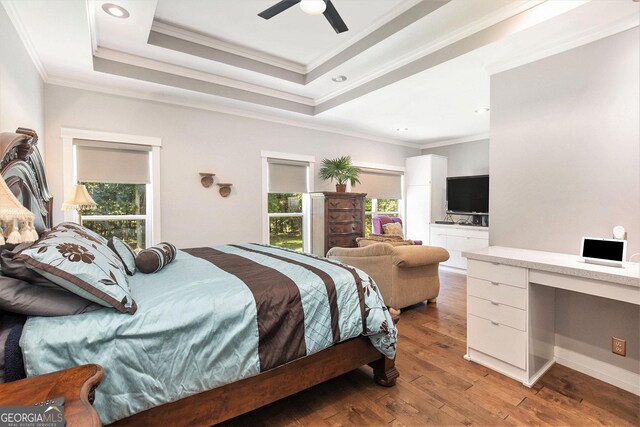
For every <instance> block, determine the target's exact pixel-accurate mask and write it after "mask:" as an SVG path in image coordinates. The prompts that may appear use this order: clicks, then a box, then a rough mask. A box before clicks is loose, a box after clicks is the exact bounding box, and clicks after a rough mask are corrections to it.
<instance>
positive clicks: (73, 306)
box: [0, 244, 103, 316]
mask: <svg viewBox="0 0 640 427" xmlns="http://www.w3.org/2000/svg"><path fill="white" fill-rule="evenodd" d="M28 246H30V244H22V245H19V246H18V247H17V248H16V250H15V252H12V251H9V250H4V251H2V253H0V269H1V270H2V274H0V310H5V311H9V312H12V313H20V314H26V315H28V316H69V315H72V314H80V313H86V312H89V311H94V310H97V309H99V308H103V307H102V306H101V305H98V304H96V303H94V302H91V301H89V300H87V299H84V298H82V297H80V296H78V295H75V294H73V293H71V292H69V291H68V290H66V289H65V288H63V287H60V286H58V285H56V284H55V283H53V282H51V281H50V280H47V279H46V278H44V277H42V276H41V275H39V274H38V273H36V272H35V271H33V270H31V269H29V268H27V265H26V264H25V262H24V261H22V260H19V259H14V255H15V254H16V253H17V252H19V251H20V250H21V249H24V248H26V247H28Z"/></svg>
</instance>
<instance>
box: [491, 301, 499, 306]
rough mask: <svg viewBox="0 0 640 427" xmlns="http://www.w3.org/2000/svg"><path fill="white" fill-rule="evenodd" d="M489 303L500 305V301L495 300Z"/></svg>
mask: <svg viewBox="0 0 640 427" xmlns="http://www.w3.org/2000/svg"><path fill="white" fill-rule="evenodd" d="M491 304H493V305H500V303H499V302H497V301H491Z"/></svg>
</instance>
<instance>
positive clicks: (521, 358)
mask: <svg viewBox="0 0 640 427" xmlns="http://www.w3.org/2000/svg"><path fill="white" fill-rule="evenodd" d="M467 344H468V345H469V347H470V348H473V349H475V350H478V351H481V352H483V353H486V354H488V355H489V356H492V357H495V358H496V359H499V360H502V361H503V362H506V363H509V364H511V365H513V366H517V367H518V368H520V369H526V365H527V363H526V362H527V360H526V353H527V334H526V332H522V331H519V330H517V329H513V328H511V327H509V326H506V325H502V324H495V323H492V322H491V321H490V320H486V319H482V318H480V317H477V316H474V315H473V314H470V315H469V316H468V318H467Z"/></svg>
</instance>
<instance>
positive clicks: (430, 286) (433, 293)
mask: <svg viewBox="0 0 640 427" xmlns="http://www.w3.org/2000/svg"><path fill="white" fill-rule="evenodd" d="M327 258H330V259H335V260H338V261H341V262H343V263H345V264H348V265H352V266H354V267H357V268H359V269H361V270H362V271H364V272H365V273H367V274H368V275H369V276H371V278H372V279H373V280H374V281H375V282H376V285H378V288H379V289H380V292H381V293H382V297H383V298H384V301H385V303H386V304H387V305H388V306H389V307H391V308H394V309H396V310H399V309H401V308H404V307H407V306H409V305H412V304H417V303H419V302H422V301H425V300H429V301H431V302H433V301H434V300H435V299H436V297H437V296H438V293H439V292H440V278H439V277H438V266H439V264H440V263H441V262H443V261H446V260H448V259H449V252H447V251H446V250H445V249H443V248H439V247H435V246H414V245H409V246H392V245H390V244H388V243H376V244H374V245H369V246H364V247H361V248H337V247H336V248H331V249H330V250H329V252H328V253H327Z"/></svg>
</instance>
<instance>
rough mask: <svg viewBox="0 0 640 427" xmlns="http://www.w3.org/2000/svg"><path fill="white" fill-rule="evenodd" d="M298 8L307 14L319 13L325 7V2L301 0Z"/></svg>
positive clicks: (322, 0)
mask: <svg viewBox="0 0 640 427" xmlns="http://www.w3.org/2000/svg"><path fill="white" fill-rule="evenodd" d="M300 9H302V11H303V12H304V13H308V14H309V15H321V14H322V13H324V11H325V10H326V9H327V4H326V3H325V2H324V0H302V1H301V2H300Z"/></svg>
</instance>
